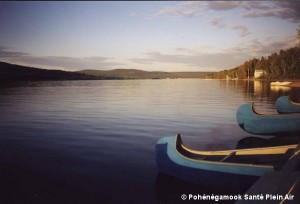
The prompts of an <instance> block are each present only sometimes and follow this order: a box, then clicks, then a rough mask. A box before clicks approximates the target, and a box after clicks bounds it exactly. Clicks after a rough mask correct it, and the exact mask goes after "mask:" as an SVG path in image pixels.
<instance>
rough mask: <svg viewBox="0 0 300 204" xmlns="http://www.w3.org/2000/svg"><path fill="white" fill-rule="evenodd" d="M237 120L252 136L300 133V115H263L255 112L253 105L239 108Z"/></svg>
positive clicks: (244, 105)
mask: <svg viewBox="0 0 300 204" xmlns="http://www.w3.org/2000/svg"><path fill="white" fill-rule="evenodd" d="M236 118H237V122H238V124H239V126H240V127H241V128H242V129H243V130H245V131H246V132H249V133H251V134H258V135H272V134H277V133H294V132H300V125H299V124H300V114H293V115H291V114H278V115H263V114H258V113H256V112H254V111H253V104H243V105H241V106H240V107H239V109H238V111H237V114H236Z"/></svg>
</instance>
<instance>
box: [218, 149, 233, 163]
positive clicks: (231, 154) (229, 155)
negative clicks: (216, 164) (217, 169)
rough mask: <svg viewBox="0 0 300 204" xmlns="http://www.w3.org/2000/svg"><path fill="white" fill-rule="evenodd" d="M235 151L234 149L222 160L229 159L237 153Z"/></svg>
mask: <svg viewBox="0 0 300 204" xmlns="http://www.w3.org/2000/svg"><path fill="white" fill-rule="evenodd" d="M235 153H236V152H235V151H232V152H231V153H230V154H228V155H226V156H225V157H224V158H223V159H221V160H220V162H224V161H225V160H227V159H228V158H229V157H231V156H234V155H235Z"/></svg>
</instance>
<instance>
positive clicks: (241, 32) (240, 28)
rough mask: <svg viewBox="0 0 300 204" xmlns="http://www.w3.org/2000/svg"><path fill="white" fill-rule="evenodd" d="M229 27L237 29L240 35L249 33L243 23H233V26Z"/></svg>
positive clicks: (243, 35)
mask: <svg viewBox="0 0 300 204" xmlns="http://www.w3.org/2000/svg"><path fill="white" fill-rule="evenodd" d="M231 28H232V29H234V30H239V31H240V36H241V37H246V36H247V35H250V34H251V33H250V32H249V30H248V28H247V27H246V26H244V25H234V26H231Z"/></svg>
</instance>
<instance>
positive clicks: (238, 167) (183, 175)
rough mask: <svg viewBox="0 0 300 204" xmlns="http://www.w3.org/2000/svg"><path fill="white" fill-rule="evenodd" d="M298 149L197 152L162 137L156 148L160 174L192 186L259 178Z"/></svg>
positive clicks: (287, 147)
mask: <svg viewBox="0 0 300 204" xmlns="http://www.w3.org/2000/svg"><path fill="white" fill-rule="evenodd" d="M296 147H297V145H285V146H275V147H263V148H249V149H233V150H223V151H197V150H191V149H189V148H188V147H186V146H185V145H184V144H183V143H182V140H181V136H180V135H179V134H178V135H176V136H171V137H163V138H161V139H160V140H159V141H158V142H157V143H156V147H155V160H156V163H157V166H158V168H159V170H160V171H161V172H162V173H165V174H167V175H170V176H173V177H176V178H179V179H182V180H185V181H190V182H193V183H201V182H205V181H209V182H221V181H224V180H226V179H232V178H236V177H239V178H245V177H260V176H262V175H263V174H265V173H266V172H269V171H276V170H279V169H281V168H282V166H283V165H284V163H285V161H286V160H288V159H289V157H290V156H291V155H292V153H293V151H294V149H295V148H296Z"/></svg>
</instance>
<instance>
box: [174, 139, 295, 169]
mask: <svg viewBox="0 0 300 204" xmlns="http://www.w3.org/2000/svg"><path fill="white" fill-rule="evenodd" d="M287 146H289V145H287ZM296 146H297V145H291V147H292V148H289V149H294V148H296ZM175 147H176V152H177V154H178V155H179V156H181V157H182V158H184V159H186V160H188V161H192V162H196V163H207V164H212V165H222V166H235V167H252V168H261V169H272V170H274V165H267V164H253V163H243V162H227V161H225V160H224V161H222V160H223V159H225V157H226V156H227V155H228V154H227V155H225V154H221V155H220V154H219V155H217V156H223V157H222V158H221V159H220V160H219V161H211V160H205V159H194V158H190V156H188V155H187V154H185V153H184V151H187V150H186V149H184V148H183V147H184V145H183V143H182V140H181V136H180V135H176V139H175ZM253 149H259V148H253ZM229 151H231V152H229V154H230V153H232V151H238V150H229ZM216 152H218V151H216ZM187 153H188V154H189V153H191V152H187ZM283 154H284V153H282V155H283ZM233 155H236V153H235V154H233ZM252 155H253V156H262V155H257V154H252ZM274 155H275V154H274ZM277 155H278V154H277ZM206 156H209V155H206ZM239 156H247V155H239ZM226 159H227V158H226Z"/></svg>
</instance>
